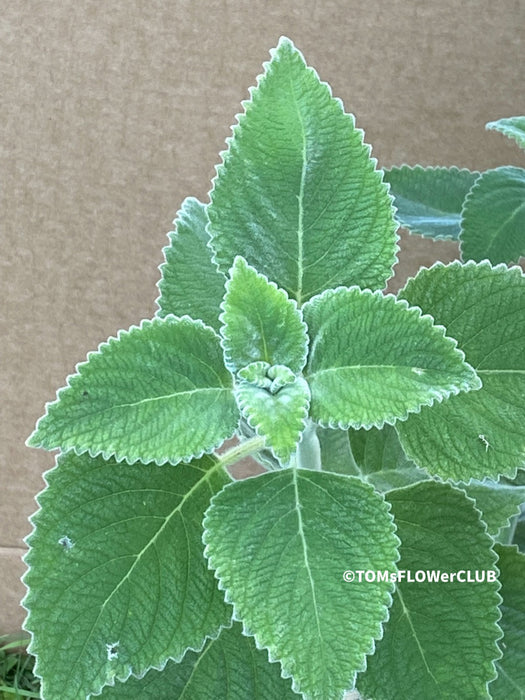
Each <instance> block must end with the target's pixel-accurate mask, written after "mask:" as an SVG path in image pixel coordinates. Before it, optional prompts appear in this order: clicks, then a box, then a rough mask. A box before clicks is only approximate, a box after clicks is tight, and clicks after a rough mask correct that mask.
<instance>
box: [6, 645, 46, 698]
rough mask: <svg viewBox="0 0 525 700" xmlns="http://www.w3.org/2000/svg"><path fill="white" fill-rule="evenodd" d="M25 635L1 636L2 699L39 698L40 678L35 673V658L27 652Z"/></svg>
mask: <svg viewBox="0 0 525 700" xmlns="http://www.w3.org/2000/svg"><path fill="white" fill-rule="evenodd" d="M27 642H28V639H27V638H26V637H25V636H20V637H19V636H15V635H6V636H3V637H0V699H1V700H15V698H16V699H17V700H18V699H19V698H39V697H40V693H39V686H40V683H39V681H38V678H35V676H34V674H33V665H34V659H33V657H32V656H30V655H29V654H27V653H26V651H25V648H26V646H27Z"/></svg>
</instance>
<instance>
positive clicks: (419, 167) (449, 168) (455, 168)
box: [385, 163, 482, 241]
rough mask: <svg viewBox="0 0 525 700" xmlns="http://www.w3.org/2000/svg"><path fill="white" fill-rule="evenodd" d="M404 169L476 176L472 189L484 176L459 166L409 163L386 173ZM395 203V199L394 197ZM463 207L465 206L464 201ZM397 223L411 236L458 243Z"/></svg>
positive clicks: (396, 166)
mask: <svg viewBox="0 0 525 700" xmlns="http://www.w3.org/2000/svg"><path fill="white" fill-rule="evenodd" d="M404 169H408V170H410V171H412V172H416V171H417V172H429V171H432V172H439V171H441V172H442V171H445V170H446V171H447V172H448V171H452V172H453V173H454V174H458V173H469V174H471V175H476V179H475V180H474V183H473V185H472V187H474V185H475V184H476V182H477V181H478V179H479V178H480V176H481V175H482V172H481V171H479V170H469V168H462V167H460V166H458V165H450V166H447V165H428V166H423V165H419V164H416V165H409V164H408V163H402V164H401V165H393V166H392V167H391V168H385V172H386V173H391V172H393V171H398V172H399V171H402V170H404ZM387 184H388V185H390V183H387ZM471 189H472V188H471ZM394 201H395V197H394ZM463 206H465V202H464V201H463ZM395 210H396V212H397V211H398V208H397V207H395ZM461 218H462V215H461V214H460V221H461ZM396 221H397V222H398V224H399V226H400V227H401V228H403V229H405V230H406V231H408V233H409V234H410V235H411V236H413V235H416V236H422V237H423V238H428V239H430V240H434V241H456V240H458V239H456V238H452V236H445V235H443V234H437V235H436V236H429V235H428V234H426V233H423V232H422V231H419V230H418V229H417V228H415V227H409V226H407V225H406V224H404V223H402V222H401V221H400V220H399V219H397V218H396Z"/></svg>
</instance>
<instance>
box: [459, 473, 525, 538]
mask: <svg viewBox="0 0 525 700" xmlns="http://www.w3.org/2000/svg"><path fill="white" fill-rule="evenodd" d="M460 488H462V489H464V490H465V491H466V493H467V496H470V498H473V499H474V500H475V501H476V508H478V509H479V510H480V511H481V517H482V519H483V521H484V522H485V523H487V530H488V532H489V533H490V534H491V535H493V536H496V535H497V534H498V532H499V530H500V529H501V528H502V527H506V526H507V525H508V524H509V518H512V517H513V516H514V515H518V514H519V512H520V505H521V504H522V503H525V486H511V485H510V484H505V483H501V482H498V481H490V480H489V479H486V480H485V481H475V480H472V481H471V482H470V483H468V484H465V485H463V484H460Z"/></svg>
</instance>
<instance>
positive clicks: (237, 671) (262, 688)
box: [100, 623, 297, 700]
mask: <svg viewBox="0 0 525 700" xmlns="http://www.w3.org/2000/svg"><path fill="white" fill-rule="evenodd" d="M100 697H101V698H102V700H112V699H113V698H123V700H145V699H146V700H182V699H183V698H184V699H185V700H201V699H204V698H213V700H248V698H249V699H250V700H271V699H272V698H275V699H276V700H277V698H278V699H279V700H294V699H295V700H297V695H296V694H295V693H294V692H293V691H292V689H291V683H290V681H289V680H287V679H286V680H285V679H284V678H282V677H281V669H280V667H279V665H278V664H270V663H268V655H267V654H266V653H265V652H264V651H259V650H258V649H257V647H256V646H255V642H254V641H253V638H252V637H245V636H244V635H243V634H242V626H241V625H240V624H238V623H235V624H234V625H233V627H232V628H230V629H223V630H222V631H221V633H220V635H219V637H218V638H217V639H209V640H208V641H207V642H206V645H205V647H204V648H203V650H202V651H201V652H194V651H188V652H187V653H186V655H185V656H184V658H183V659H182V661H180V662H179V663H174V662H173V661H168V663H167V664H166V666H165V668H164V669H162V671H157V670H154V669H152V670H151V671H148V673H146V675H145V676H144V677H143V678H134V677H131V678H130V679H129V680H128V681H126V683H117V684H116V685H115V686H114V687H106V688H104V690H103V691H102V695H101V696H100Z"/></svg>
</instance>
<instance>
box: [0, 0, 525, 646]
mask: <svg viewBox="0 0 525 700" xmlns="http://www.w3.org/2000/svg"><path fill="white" fill-rule="evenodd" d="M524 25H525V4H524V2H523V0H491V1H489V0H466V1H465V2H461V3H459V2H456V1H455V0H443V2H441V3H436V2H433V1H432V0H414V1H409V0H390V2H388V3H386V2H383V1H381V0H368V2H363V1H356V0H350V1H349V0H324V1H323V2H319V1H317V0H302V1H301V2H298V1H293V2H291V1H290V2H286V1H285V2H275V3H270V2H266V3H253V2H249V1H248V0H246V1H245V0H242V1H236V2H234V1H233V0H222V1H221V2H215V1H214V0H208V1H207V2H205V3H204V2H200V1H198V0H197V1H196V0H171V1H168V0H148V1H147V2H146V1H145V0H141V1H135V2H133V1H128V0H114V1H113V2H111V3H105V2H100V1H96V0H84V1H83V2H77V1H74V0H64V1H63V2H60V3H51V2H47V1H45V0H32V1H31V2H26V1H25V0H18V1H17V0H15V1H13V2H9V3H4V6H3V8H2V19H1V21H0V51H1V61H0V86H1V87H0V92H1V122H0V123H1V124H2V127H3V138H2V139H1V142H0V178H1V194H0V196H1V203H0V204H1V211H2V217H1V222H0V236H1V249H2V255H1V257H0V280H1V285H2V289H1V293H2V312H1V314H0V316H1V318H0V323H1V329H0V347H1V355H2V358H1V361H0V373H1V374H0V388H1V392H2V399H3V400H2V403H1V407H0V411H1V415H0V430H1V435H0V451H1V456H0V460H1V461H0V464H1V469H2V480H1V487H0V546H1V547H3V549H0V572H1V577H2V578H1V583H0V633H2V632H8V631H13V630H15V629H16V628H17V627H19V625H20V624H21V621H22V618H23V611H22V610H21V609H20V608H18V607H17V601H18V600H19V599H20V598H21V597H22V595H23V586H22V585H21V583H20V582H19V576H20V573H21V571H22V570H23V569H22V567H21V565H20V563H19V554H20V550H18V549H13V548H21V547H23V543H22V538H23V537H24V536H25V535H27V534H28V532H29V529H30V526H29V524H28V520H27V518H28V516H29V514H30V513H31V512H32V511H33V510H34V509H35V504H34V501H33V496H34V494H35V493H36V492H37V491H39V490H40V489H41V488H42V486H43V481H42V477H41V474H42V472H43V471H44V470H45V469H47V468H49V467H50V466H51V465H52V463H53V459H52V457H51V456H50V455H47V454H45V453H43V452H42V453H39V452H36V451H34V450H29V449H28V448H26V447H25V446H24V441H25V439H26V437H27V436H28V434H29V433H30V432H31V430H32V427H33V424H34V422H35V420H36V419H37V418H38V417H39V416H40V414H41V413H42V410H43V406H44V402H45V401H47V400H50V399H52V398H53V397H54V395H55V391H56V389H57V388H58V387H60V386H62V385H63V384H64V380H65V377H66V375H67V374H69V373H70V372H72V371H73V370H74V366H75V363H76V362H78V361H81V360H82V359H84V358H85V355H86V353H87V352H88V351H89V350H92V349H94V348H96V347H97V345H98V343H100V342H101V341H102V340H104V339H105V338H106V337H107V336H108V335H111V334H114V333H116V331H117V330H118V329H119V328H121V327H128V326H129V325H130V324H132V323H136V322H138V321H140V320H141V319H142V318H144V317H150V316H152V315H153V313H154V311H155V305H154V299H155V297H156V295H157V292H156V288H155V283H156V281H157V279H158V271H157V269H156V267H157V265H158V264H159V263H160V262H161V261H162V255H161V248H162V246H163V245H165V243H166V238H165V234H166V232H167V231H168V230H169V229H170V225H171V220H172V219H173V218H174V216H175V213H176V210H177V208H178V206H179V204H180V202H181V201H182V199H183V198H184V197H185V196H186V195H189V194H192V195H195V196H197V197H201V198H205V197H206V193H207V191H208V189H209V180H210V178H211V177H212V176H213V174H214V169H213V166H214V164H215V163H217V162H218V153H219V151H220V150H221V149H222V148H223V145H224V138H225V137H226V136H227V135H228V134H229V125H230V124H231V123H232V122H233V117H234V114H235V113H236V112H238V111H239V103H240V101H241V100H242V99H244V98H246V97H247V88H248V87H249V86H250V85H252V84H253V83H254V79H255V76H256V75H257V74H259V73H260V71H261V64H262V62H263V61H265V60H267V58H268V50H269V49H270V48H271V47H272V46H274V45H275V44H276V43H277V40H278V38H279V36H280V35H281V34H286V35H288V36H290V38H292V39H293V40H294V41H295V43H296V44H297V46H298V47H299V48H300V49H301V50H302V51H303V52H304V54H305V56H306V58H307V60H308V62H309V63H310V65H313V66H315V67H316V68H317V69H318V71H319V73H320V75H321V77H322V78H323V79H324V80H327V81H328V82H330V83H331V84H332V87H333V90H334V94H335V95H337V96H339V97H341V98H342V99H343V101H344V103H345V106H346V108H347V110H348V111H352V112H354V113H355V114H356V117H357V123H358V125H359V126H360V127H362V128H364V129H365V131H366V139H367V141H368V142H369V143H372V144H373V145H374V155H375V156H376V157H377V158H378V159H379V162H380V164H381V165H385V166H388V165H391V164H393V163H401V162H410V163H415V162H420V163H422V164H446V165H451V164H456V165H459V166H464V167H470V168H477V169H484V168H489V167H494V166H496V165H500V164H505V163H513V164H516V165H520V164H521V165H523V159H522V157H520V154H519V152H518V149H517V148H516V147H514V146H512V144H511V143H509V142H507V141H506V139H504V138H503V137H502V136H499V135H497V134H487V133H485V132H484V129H483V127H484V123H485V122H487V121H489V120H493V119H497V118H499V117H502V116H510V115H514V114H518V113H523V111H524V104H523V83H522V71H521V66H522V65H523V59H524V57H525V56H524V50H523V44H522V41H523V26H524ZM412 240H415V239H412ZM415 250H417V251H418V252H417V253H415V252H414V251H415ZM435 254H437V255H439V256H444V258H445V259H450V256H453V255H454V254H455V248H454V246H453V245H452V244H432V243H428V242H419V243H418V244H417V247H416V248H415V249H414V250H413V251H412V253H411V255H409V256H408V258H410V260H409V261H408V262H410V264H411V266H412V270H414V269H415V267H414V265H415V263H416V262H417V263H418V264H419V263H428V262H431V261H432V260H433V259H434V255H435ZM408 262H407V264H408Z"/></svg>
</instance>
